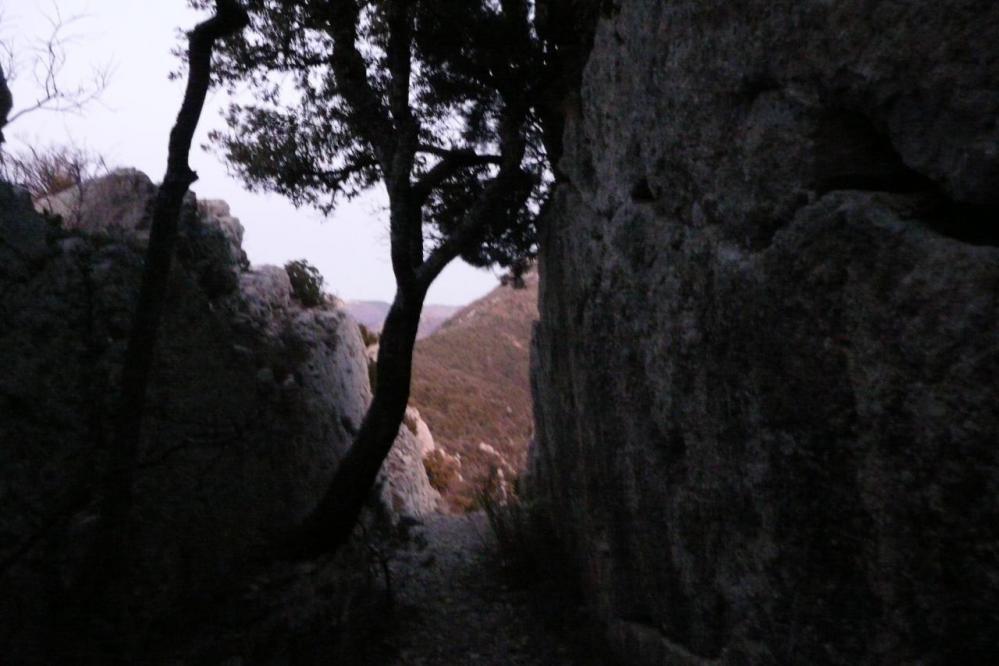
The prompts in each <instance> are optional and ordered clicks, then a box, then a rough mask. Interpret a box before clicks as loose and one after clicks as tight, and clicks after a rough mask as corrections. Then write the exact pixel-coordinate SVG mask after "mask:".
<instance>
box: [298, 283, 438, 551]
mask: <svg viewBox="0 0 999 666" xmlns="http://www.w3.org/2000/svg"><path fill="white" fill-rule="evenodd" d="M425 296H426V290H425V289H424V288H422V287H413V288H410V289H404V288H400V289H399V290H398V291H397V292H396V296H395V300H394V301H393V302H392V307H391V308H390V309H389V313H388V316H387V317H386V318H385V325H384V326H383V327H382V334H381V339H380V342H379V347H378V383H377V385H376V386H375V388H374V397H373V398H372V400H371V405H370V406H369V407H368V411H367V413H366V414H365V415H364V421H363V423H362V424H361V428H360V430H359V431H358V433H357V436H356V438H355V439H354V443H353V445H352V446H351V447H350V450H349V451H348V452H347V455H346V456H344V458H343V460H341V461H340V465H339V466H338V467H337V470H336V473H335V474H334V476H333V480H332V481H331V482H330V485H329V489H328V490H327V492H326V495H325V496H324V497H323V499H322V501H321V502H320V503H319V505H318V506H317V507H316V509H315V510H314V511H313V512H312V514H311V515H310V516H309V517H308V518H307V519H306V521H305V524H304V525H303V526H302V529H301V530H300V531H299V533H298V535H297V538H295V539H293V543H292V544H290V545H291V549H292V556H293V557H295V558H312V557H317V556H319V555H322V554H324V553H332V552H335V551H336V550H337V549H338V548H339V547H340V546H342V545H343V544H344V543H345V542H346V541H347V539H348V538H350V534H351V532H352V531H353V529H354V526H355V525H356V524H357V521H358V518H359V517H360V514H361V510H362V509H363V508H364V504H365V502H366V501H367V500H368V497H369V496H370V493H371V489H372V488H373V487H374V485H375V480H376V478H377V477H378V471H379V470H380V469H381V466H382V462H384V460H385V458H386V456H388V454H389V451H390V450H391V449H392V444H393V443H394V442H395V438H396V436H397V435H398V434H399V426H400V425H401V424H402V421H403V418H404V416H405V414H406V406H407V404H408V403H409V388H410V379H411V377H412V368H413V347H414V346H415V344H416V331H417V328H419V325H420V314H421V312H422V311H423V299H424V297H425Z"/></svg>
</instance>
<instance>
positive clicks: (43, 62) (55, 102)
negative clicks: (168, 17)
mask: <svg viewBox="0 0 999 666" xmlns="http://www.w3.org/2000/svg"><path fill="white" fill-rule="evenodd" d="M80 18H81V17H80V16H75V17H71V18H68V19H63V17H62V16H61V15H60V14H59V13H58V8H57V9H56V16H55V17H54V18H52V19H50V23H51V27H52V31H51V33H50V34H49V36H48V38H47V39H46V40H45V41H44V42H42V44H41V46H40V47H38V48H37V49H36V55H35V58H34V67H33V69H34V75H35V80H36V83H37V84H38V87H39V88H40V89H41V92H40V93H39V95H38V97H37V98H36V99H35V101H34V102H32V103H31V104H29V105H28V106H26V107H24V108H21V109H18V110H17V111H14V110H13V108H12V106H13V105H12V104H11V108H8V109H7V112H6V113H0V129H3V127H4V125H10V124H12V123H13V122H14V121H16V120H18V119H19V118H21V117H22V116H25V115H28V114H30V113H34V112H36V111H54V112H57V113H76V112H79V111H82V110H83V108H84V107H86V106H87V105H88V104H90V103H92V102H94V101H96V100H97V99H99V98H100V96H101V95H102V94H104V91H105V90H107V87H108V82H109V80H110V67H109V66H104V67H102V68H98V69H96V70H95V71H94V75H93V80H92V81H90V82H87V83H81V84H79V85H77V86H75V87H67V86H65V85H63V82H62V80H61V79H62V76H61V74H62V71H63V68H64V67H65V66H66V62H67V61H68V56H67V53H66V51H65V48H64V45H65V42H66V39H65V38H64V37H63V36H62V35H61V34H60V33H61V32H62V31H63V29H64V28H65V27H66V26H67V25H69V24H71V23H73V22H75V21H77V20H79V19H80ZM3 50H4V51H5V52H6V56H7V57H6V60H7V71H6V72H2V71H0V111H2V107H3V106H5V105H6V103H11V102H12V100H11V99H10V97H9V93H10V90H9V88H7V86H8V83H9V80H11V79H13V76H14V74H13V71H12V70H13V67H14V57H13V52H12V49H10V48H9V47H6V46H5V47H4V48H3ZM2 69H3V67H2V66H0V70H2ZM39 72H40V73H39ZM4 89H6V90H7V96H6V97H7V99H6V103H5V100H4V99H3V98H4V97H5V95H4V93H3V92H2V91H3V90H4ZM0 142H2V140H0Z"/></svg>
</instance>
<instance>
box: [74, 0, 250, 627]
mask: <svg viewBox="0 0 999 666" xmlns="http://www.w3.org/2000/svg"><path fill="white" fill-rule="evenodd" d="M214 5H215V14H214V15H213V16H212V17H211V18H210V19H208V20H206V21H203V22H202V23H199V24H198V25H197V26H195V28H194V29H193V30H192V31H191V32H189V33H188V43H189V46H188V61H189V75H188V79H187V88H186V90H185V92H184V99H183V102H182V103H181V107H180V111H179V113H178V114H177V121H176V124H175V125H174V127H173V129H172V130H171V132H170V141H169V150H168V154H167V168H166V174H165V175H164V176H163V183H162V184H161V185H160V187H159V189H158V191H157V194H156V199H155V201H154V204H153V212H152V224H151V228H150V235H149V245H148V247H147V249H146V257H145V267H144V269H143V274H142V283H141V286H140V289H139V297H138V302H137V304H136V309H135V312H134V313H133V315H132V324H131V329H130V332H129V338H128V344H127V347H126V351H125V360H124V365H123V367H122V377H121V387H120V400H119V404H118V405H117V416H116V420H115V423H114V428H113V434H112V440H111V448H110V451H109V463H108V469H107V473H106V477H105V479H104V484H103V488H102V496H101V497H100V502H99V507H100V512H99V521H98V524H97V528H96V534H95V537H94V543H93V545H92V547H91V549H90V554H89V557H88V559H87V561H86V562H85V563H84V571H83V574H82V576H81V577H80V579H79V580H78V581H77V583H76V589H75V593H74V602H75V603H76V604H79V606H80V608H81V609H82V616H83V617H87V616H89V615H90V614H91V613H90V612H89V611H92V610H93V609H94V608H97V609H104V608H114V609H119V611H120V610H121V609H123V608H124V607H125V606H124V605H123V604H121V603H120V602H121V599H120V597H121V596H122V594H123V588H124V586H125V584H126V583H127V581H128V577H127V575H126V571H125V569H126V566H125V565H126V563H127V558H128V555H129V545H130V536H131V530H130V528H129V519H130V517H131V514H132V509H133V505H134V480H135V470H136V464H137V460H138V452H139V444H140V441H141V438H142V420H143V414H144V411H145V399H146V388H147V385H148V383H149V373H150V370H151V368H152V361H153V354H154V352H155V348H156V338H157V331H158V328H159V323H160V319H161V315H162V311H163V304H164V302H165V300H166V290H167V282H168V278H169V274H170V265H171V263H172V259H173V250H174V245H175V243H176V238H177V228H178V221H179V218H180V212H181V207H182V204H183V200H184V195H185V194H186V193H187V190H188V189H189V188H190V186H191V184H192V183H194V182H195V181H196V180H197V178H198V175H197V174H196V173H195V172H194V171H192V170H191V167H190V165H189V164H188V158H189V155H190V150H191V143H192V141H193V138H194V131H195V129H197V126H198V122H199V120H200V118H201V112H202V109H203V108H204V103H205V97H206V96H207V93H208V88H209V84H210V82H211V59H212V52H213V50H214V48H215V46H216V44H217V42H218V41H219V40H221V39H223V38H225V37H227V36H229V35H232V34H234V33H236V32H238V31H239V30H241V29H242V28H243V27H244V26H245V25H246V23H247V20H248V19H247V15H246V13H245V11H244V10H243V8H242V7H241V6H240V4H239V1H238V0H215V2H214Z"/></svg>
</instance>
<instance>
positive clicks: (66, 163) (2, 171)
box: [0, 146, 109, 201]
mask: <svg viewBox="0 0 999 666" xmlns="http://www.w3.org/2000/svg"><path fill="white" fill-rule="evenodd" d="M108 172H109V169H108V167H107V164H106V163H105V162H104V158H102V157H101V156H99V155H96V154H94V153H91V152H89V151H87V150H84V149H82V148H77V147H74V146H52V147H48V148H29V149H27V150H25V151H21V152H19V153H14V154H8V153H5V154H3V155H0V179H3V180H6V181H8V182H10V183H16V184H17V185H20V186H21V187H23V188H25V189H26V190H28V192H29V193H30V194H31V198H32V200H33V201H38V200H39V199H42V198H44V197H47V196H51V195H53V194H58V193H60V192H63V191H64V190H68V189H69V188H71V187H78V186H80V185H82V184H83V183H84V182H86V181H88V180H91V179H93V178H96V177H98V176H101V175H104V174H106V173H108Z"/></svg>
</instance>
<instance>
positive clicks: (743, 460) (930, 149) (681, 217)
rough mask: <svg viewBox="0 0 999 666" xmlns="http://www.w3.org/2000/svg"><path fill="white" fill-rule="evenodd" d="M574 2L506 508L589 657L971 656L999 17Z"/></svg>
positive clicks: (986, 593) (990, 348) (987, 375)
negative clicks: (559, 135) (574, 586)
mask: <svg viewBox="0 0 999 666" xmlns="http://www.w3.org/2000/svg"><path fill="white" fill-rule="evenodd" d="M569 4H571V3H569ZM601 6H602V17H601V19H600V21H599V24H598V27H597V31H596V37H595V41H594V47H593V51H592V53H591V56H590V59H589V62H588V64H587V67H586V70H585V74H584V77H583V83H582V90H581V94H580V100H581V101H580V105H579V106H578V108H577V107H574V108H570V109H569V112H568V117H569V122H568V126H567V130H566V133H565V155H564V158H563V160H562V162H561V169H562V171H563V172H564V173H565V176H566V181H565V182H564V183H563V184H562V185H560V186H559V188H558V192H557V197H556V201H555V203H554V206H553V208H552V211H551V212H550V214H549V215H548V217H547V221H546V225H545V228H544V231H543V238H542V244H541V250H542V251H541V275H542V282H541V322H540V325H539V326H538V328H537V329H536V335H535V354H534V375H533V381H534V388H535V395H536V421H537V442H536V445H535V447H534V449H533V452H532V468H533V474H532V488H533V492H534V493H535V495H536V496H537V497H539V498H540V499H542V500H544V501H545V502H547V503H548V504H549V506H550V508H551V510H552V511H553V512H554V514H555V515H556V516H559V518H560V521H561V529H562V531H563V536H564V537H565V539H566V540H567V541H568V543H569V544H570V546H571V547H572V550H573V552H574V553H575V555H576V557H577V559H578V562H577V564H578V566H579V570H580V572H581V575H582V578H583V581H584V585H585V588H586V591H587V593H588V595H589V598H590V599H591V600H592V602H593V604H594V606H595V607H596V609H597V610H598V613H599V615H600V616H601V618H602V619H603V620H604V621H605V622H606V623H607V625H608V629H609V633H610V635H611V636H612V638H613V640H614V643H615V644H616V646H617V648H618V649H619V650H620V651H622V653H623V654H624V655H626V658H625V661H626V663H656V664H662V663H726V664H728V663H732V664H743V663H814V664H827V663H828V664H882V663H883V664H889V663H890V664H895V663H926V664H943V663H948V664H950V663H984V661H987V660H988V658H989V657H994V655H995V654H997V653H999V447H997V446H996V444H997V435H996V433H997V432H999V382H997V381H996V377H999V326H997V324H999V249H997V247H996V244H997V240H999V124H997V122H996V119H997V117H999V41H997V40H996V39H994V35H996V34H999V4H996V3H994V2H990V1H981V0H932V1H931V0H912V1H910V2H905V3H899V2H891V1H889V0H873V1H868V0H864V1H860V0H835V1H823V2H819V1H809V2H790V1H780V2H772V1H770V0H758V1H757V0H751V1H747V2H742V3H731V2H727V1H724V0H696V1H694V0H690V1H681V0H649V1H639V0H621V1H620V2H614V3H601Z"/></svg>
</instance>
